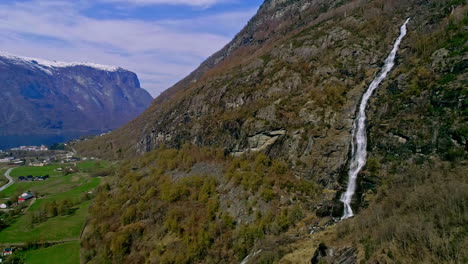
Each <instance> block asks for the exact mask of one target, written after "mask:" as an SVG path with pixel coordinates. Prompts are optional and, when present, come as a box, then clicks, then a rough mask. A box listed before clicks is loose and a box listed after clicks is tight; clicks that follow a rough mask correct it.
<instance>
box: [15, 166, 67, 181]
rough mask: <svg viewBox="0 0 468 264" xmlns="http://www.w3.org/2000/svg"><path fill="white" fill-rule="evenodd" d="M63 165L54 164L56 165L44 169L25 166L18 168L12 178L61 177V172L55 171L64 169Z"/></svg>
mask: <svg viewBox="0 0 468 264" xmlns="http://www.w3.org/2000/svg"><path fill="white" fill-rule="evenodd" d="M63 166H64V165H63V164H54V165H47V166H44V167H32V166H24V167H18V168H16V169H14V170H12V171H11V173H10V176H11V177H13V178H18V177H19V176H28V175H32V176H45V175H49V176H58V175H61V172H59V171H56V170H55V169H57V168H61V167H63Z"/></svg>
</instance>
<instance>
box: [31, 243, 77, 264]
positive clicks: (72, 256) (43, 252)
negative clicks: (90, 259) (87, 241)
mask: <svg viewBox="0 0 468 264" xmlns="http://www.w3.org/2000/svg"><path fill="white" fill-rule="evenodd" d="M24 258H25V263H28V264H44V263H47V264H79V263H80V243H79V242H78V241H77V242H70V243H65V244H59V245H55V246H51V247H47V248H40V249H36V250H28V251H26V252H24Z"/></svg>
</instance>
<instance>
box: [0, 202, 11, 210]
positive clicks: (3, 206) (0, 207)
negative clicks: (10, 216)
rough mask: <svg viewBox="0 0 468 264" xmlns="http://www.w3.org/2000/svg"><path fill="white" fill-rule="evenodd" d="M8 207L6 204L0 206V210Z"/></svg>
mask: <svg viewBox="0 0 468 264" xmlns="http://www.w3.org/2000/svg"><path fill="white" fill-rule="evenodd" d="M8 207H9V206H8V204H6V203H2V204H0V209H7V208H8Z"/></svg>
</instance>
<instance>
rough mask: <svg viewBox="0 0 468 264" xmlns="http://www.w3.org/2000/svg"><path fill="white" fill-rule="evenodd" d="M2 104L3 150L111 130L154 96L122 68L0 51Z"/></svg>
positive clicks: (136, 113)
mask: <svg viewBox="0 0 468 264" xmlns="http://www.w3.org/2000/svg"><path fill="white" fill-rule="evenodd" d="M0 100H1V101H2V104H1V105H0V113H1V114H0V142H1V144H0V147H2V148H3V147H8V145H9V146H12V145H15V144H28V143H29V144H32V143H35V140H37V141H38V142H37V143H51V142H50V141H54V140H57V139H60V137H63V138H62V140H69V139H71V138H73V137H79V136H81V135H86V134H90V133H94V134H96V133H102V132H107V131H109V130H111V129H115V128H117V127H119V126H121V125H123V124H125V123H127V122H128V121H130V120H131V119H133V118H134V117H136V116H137V115H139V114H140V113H141V112H143V111H144V110H145V109H146V108H147V107H148V105H149V104H150V102H151V100H152V98H151V96H150V95H149V94H148V93H147V92H146V91H145V90H143V89H141V88H140V83H139V81H138V77H137V76H136V75H135V74H134V73H132V72H129V71H127V70H124V69H121V68H117V67H111V66H103V65H96V64H86V63H84V64H83V63H61V62H49V61H44V60H38V59H30V58H21V57H16V56H12V55H9V54H5V53H1V54H0ZM37 143H36V144H37Z"/></svg>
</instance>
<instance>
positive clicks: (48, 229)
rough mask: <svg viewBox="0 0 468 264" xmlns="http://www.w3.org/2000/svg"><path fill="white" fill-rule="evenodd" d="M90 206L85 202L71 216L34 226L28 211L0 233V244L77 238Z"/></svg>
mask: <svg viewBox="0 0 468 264" xmlns="http://www.w3.org/2000/svg"><path fill="white" fill-rule="evenodd" d="M90 205H91V201H86V202H84V203H81V204H80V205H78V206H76V207H75V208H76V211H75V212H74V213H73V214H71V215H67V216H56V217H53V218H49V219H48V220H46V221H45V222H43V223H40V224H35V225H31V223H30V221H29V214H31V212H29V211H28V212H27V213H26V214H25V215H22V216H20V217H19V218H18V219H17V220H16V221H15V222H14V223H13V224H12V225H10V226H9V227H7V228H5V229H3V230H2V231H1V232H0V243H22V242H40V241H59V240H64V239H73V238H79V236H80V233H81V229H82V228H83V223H84V221H85V218H86V215H87V214H88V208H89V206H90ZM43 263H44V262H43ZM46 263H48V262H46Z"/></svg>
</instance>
